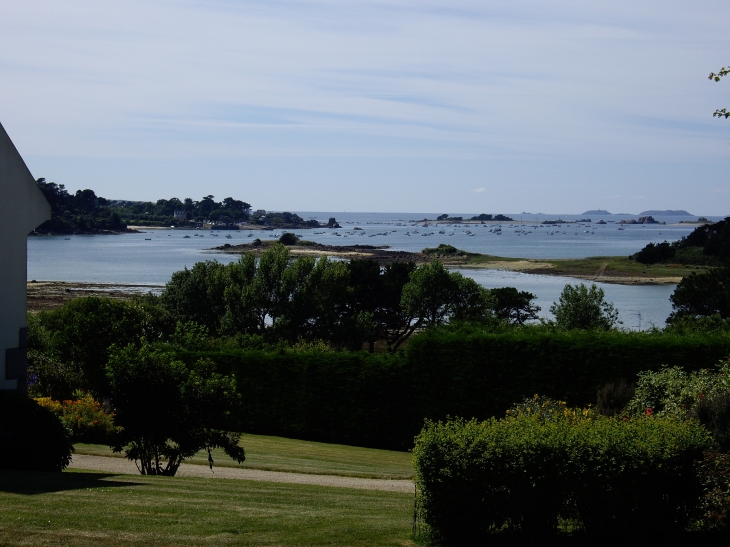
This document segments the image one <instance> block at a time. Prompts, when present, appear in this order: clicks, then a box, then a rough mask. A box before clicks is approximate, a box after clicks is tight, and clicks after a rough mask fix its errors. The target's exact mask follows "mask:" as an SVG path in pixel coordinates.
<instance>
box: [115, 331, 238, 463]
mask: <svg viewBox="0 0 730 547" xmlns="http://www.w3.org/2000/svg"><path fill="white" fill-rule="evenodd" d="M107 376H108V379H109V384H110V385H111V401H112V408H113V410H114V412H115V418H114V422H115V425H117V426H119V427H120V428H121V429H120V431H119V432H118V433H116V434H115V437H114V440H113V443H112V450H113V451H114V452H117V453H119V452H123V453H124V455H125V457H126V458H127V459H129V460H133V461H134V462H135V464H136V465H137V468H138V469H139V471H140V473H142V474H143V475H169V476H172V475H175V473H176V472H177V470H178V468H179V467H180V464H181V463H182V462H183V461H184V460H185V459H186V458H191V457H192V456H194V455H195V454H196V453H197V452H198V451H200V450H206V451H207V452H208V463H209V465H210V467H211V469H212V468H213V456H212V450H213V449H214V448H222V449H223V451H224V452H225V453H226V454H227V455H228V456H230V457H231V458H232V459H234V460H235V461H236V462H238V463H241V462H243V461H244V460H245V452H244V449H243V448H242V447H240V446H239V445H238V442H239V439H240V434H237V433H229V432H226V431H224V428H225V427H226V426H227V425H229V424H230V423H231V414H233V413H235V411H236V410H237V409H238V407H239V404H240V398H241V396H240V395H239V394H238V393H237V392H236V384H235V380H234V378H233V377H231V376H222V375H220V374H217V373H216V372H215V371H214V366H213V364H212V362H210V361H206V360H200V361H198V362H197V363H196V364H195V365H194V366H193V367H192V368H188V367H186V366H185V364H183V363H182V362H180V361H177V360H175V359H174V357H173V355H172V354H170V353H166V352H165V351H163V350H160V349H156V348H154V347H152V346H150V345H147V344H145V345H143V346H142V347H141V348H139V349H138V348H135V347H134V346H127V347H126V348H123V349H117V350H116V351H114V353H113V354H112V357H111V359H110V360H109V364H108V365H107Z"/></svg>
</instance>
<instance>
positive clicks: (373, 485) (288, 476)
mask: <svg viewBox="0 0 730 547" xmlns="http://www.w3.org/2000/svg"><path fill="white" fill-rule="evenodd" d="M69 468H71V469H86V470H90V471H105V472H107V473H119V474H124V475H138V474H139V471H138V470H137V467H136V466H135V464H134V462H131V461H129V460H127V459H126V458H110V457H106V456H88V455H85V454H75V455H74V456H73V460H72V461H71V464H70V465H69ZM176 476H178V477H207V478H212V479H238V480H249V481H260V482H285V483H292V484H313V485H318V486H334V487H339V488H357V489H360V490H385V491H389V492H413V491H414V489H415V486H414V484H413V481H410V480H386V479H363V478H358V477H341V476H338V475H309V474H305V473H284V472H281V471H262V470H260V469H241V468H236V467H219V466H213V470H212V471H211V470H210V468H209V467H207V466H205V465H195V464H189V463H183V464H182V465H181V466H180V469H178V472H177V475H176Z"/></svg>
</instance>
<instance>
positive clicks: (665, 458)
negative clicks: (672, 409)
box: [413, 401, 713, 545]
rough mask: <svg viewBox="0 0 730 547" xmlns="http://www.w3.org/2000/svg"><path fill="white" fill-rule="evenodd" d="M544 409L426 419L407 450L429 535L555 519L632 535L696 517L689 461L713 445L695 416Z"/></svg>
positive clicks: (475, 537)
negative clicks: (498, 416)
mask: <svg viewBox="0 0 730 547" xmlns="http://www.w3.org/2000/svg"><path fill="white" fill-rule="evenodd" d="M534 403H535V401H528V403H527V407H526V408H532V405H533V404H534ZM544 403H546V401H542V402H540V405H539V406H540V408H543V407H542V405H543V404H544ZM546 406H547V407H550V406H552V409H553V412H548V416H545V415H544V414H543V413H542V412H535V411H517V412H513V413H511V414H510V415H509V416H508V417H506V418H503V419H495V418H493V419H491V420H488V421H486V422H478V421H476V420H470V421H465V420H461V419H453V420H448V421H446V422H439V423H434V422H427V423H426V425H425V426H424V428H423V430H422V431H421V433H420V434H419V435H418V437H417V438H416V445H415V448H414V450H413V453H414V464H415V468H416V485H417V489H418V500H417V501H418V508H419V517H420V518H421V519H422V521H423V522H424V523H425V524H426V526H427V530H428V531H429V533H430V536H431V538H432V539H435V540H437V541H440V542H443V543H445V544H454V545H466V544H471V543H474V542H480V543H483V542H485V540H486V537H487V536H488V535H490V534H498V533H505V532H521V533H525V534H535V535H538V536H539V537H541V538H544V537H545V536H547V535H550V534H553V533H556V532H557V531H558V525H559V522H560V521H561V520H570V521H573V522H574V523H575V524H576V525H577V526H578V527H580V528H582V529H584V530H585V531H586V532H588V533H591V534H606V533H609V534H616V533H618V534H625V535H627V536H629V537H631V535H634V534H638V533H648V534H657V533H662V534H663V533H667V532H671V531H680V530H684V529H685V528H687V527H688V526H689V525H690V523H692V522H694V521H696V520H697V519H698V518H700V517H701V515H702V507H701V497H702V493H703V492H702V481H701V480H700V478H699V477H698V475H697V473H696V472H695V468H694V463H695V461H696V460H701V459H702V457H703V451H706V450H708V449H710V448H711V447H712V444H713V442H712V439H711V437H710V436H709V434H708V433H707V431H706V430H705V429H704V428H703V427H702V426H701V425H700V424H699V423H697V422H695V421H678V420H671V419H655V418H646V417H641V418H633V419H626V420H621V419H619V418H609V417H605V416H599V415H595V414H594V413H593V412H592V411H591V410H590V409H570V408H568V407H567V406H565V407H563V406H562V405H557V404H553V405H550V404H547V405H546ZM560 410H562V413H561V412H559V411H560Z"/></svg>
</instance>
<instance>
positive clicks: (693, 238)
mask: <svg viewBox="0 0 730 547" xmlns="http://www.w3.org/2000/svg"><path fill="white" fill-rule="evenodd" d="M632 257H633V258H634V259H635V260H637V261H638V262H641V263H642V264H657V263H666V262H675V263H678V264H706V265H714V266H719V265H721V264H723V263H724V262H726V261H727V260H728V258H730V217H728V218H726V219H725V220H721V221H720V222H715V223H713V224H704V225H702V226H698V227H697V228H695V229H694V230H693V231H692V233H691V234H689V235H688V236H686V237H683V238H682V239H680V240H679V241H675V242H673V243H667V242H666V241H665V242H663V243H649V244H648V245H646V246H645V247H644V248H643V249H642V250H641V251H639V252H638V253H636V254H634V255H632Z"/></svg>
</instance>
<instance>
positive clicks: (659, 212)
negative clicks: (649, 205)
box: [639, 209, 694, 217]
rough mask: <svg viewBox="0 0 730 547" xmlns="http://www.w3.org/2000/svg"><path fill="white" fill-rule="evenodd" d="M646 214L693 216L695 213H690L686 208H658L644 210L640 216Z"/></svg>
mask: <svg viewBox="0 0 730 547" xmlns="http://www.w3.org/2000/svg"><path fill="white" fill-rule="evenodd" d="M646 215H662V216H667V217H693V216H694V215H692V214H690V213H688V212H687V211H685V210H684V209H680V210H678V211H670V210H666V211H657V210H651V211H642V212H641V213H639V216H646Z"/></svg>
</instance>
